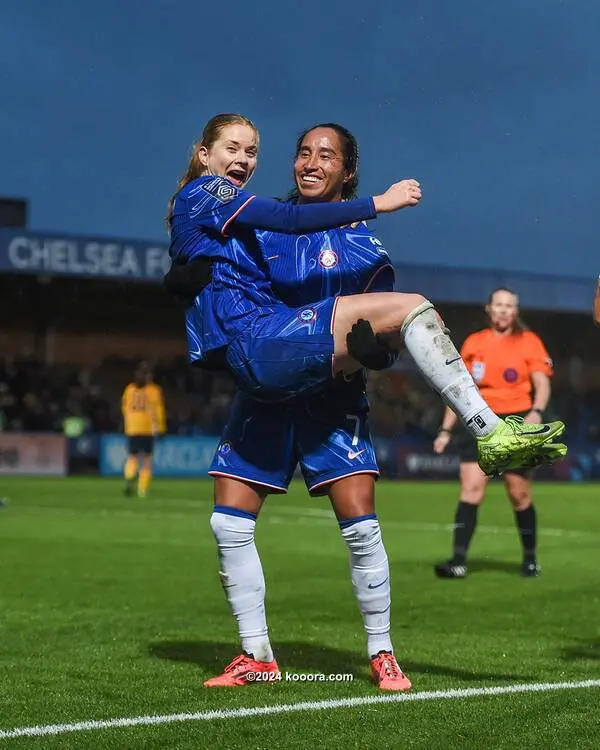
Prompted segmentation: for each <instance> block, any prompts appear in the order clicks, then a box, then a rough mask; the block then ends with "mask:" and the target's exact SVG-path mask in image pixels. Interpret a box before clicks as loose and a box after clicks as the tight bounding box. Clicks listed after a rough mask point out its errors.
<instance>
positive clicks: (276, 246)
mask: <svg viewBox="0 0 600 750" xmlns="http://www.w3.org/2000/svg"><path fill="white" fill-rule="evenodd" d="M257 237H258V242H259V244H260V246H261V248H262V251H263V254H264V257H265V260H266V262H267V264H268V268H269V276H270V278H271V284H272V288H273V292H274V293H275V295H276V296H277V298H278V299H280V300H281V301H282V302H284V303H285V304H286V305H288V306H289V307H299V306H302V305H310V304H311V303H315V302H317V301H319V300H326V299H328V298H331V297H338V296H346V295H350V294H361V293H363V292H391V291H394V284H395V273H394V267H393V265H392V263H391V261H390V257H389V255H388V253H387V251H386V250H385V248H384V247H383V245H382V243H381V241H380V240H378V239H377V237H376V236H375V235H374V233H373V231H372V230H371V229H370V228H369V227H368V226H367V225H366V224H365V223H364V222H360V223H358V224H356V225H354V226H347V227H340V228H337V229H330V230H328V231H324V232H313V233H312V234H305V235H300V236H297V237H296V236H290V235H281V234H277V233H274V232H257ZM364 391H365V383H364V375H363V373H362V371H360V372H358V373H356V375H355V376H354V377H353V378H351V379H350V380H347V381H344V380H340V379H339V378H338V379H337V380H335V381H333V382H332V383H331V384H330V386H329V387H327V388H326V389H325V391H324V393H323V394H321V396H319V395H316V396H315V397H316V398H323V399H325V400H327V399H334V400H335V401H337V402H338V403H340V404H343V403H348V404H350V405H352V406H353V407H354V408H356V406H357V403H358V399H359V394H361V393H362V394H363V398H362V400H363V402H364V404H365V405H366V396H364Z"/></svg>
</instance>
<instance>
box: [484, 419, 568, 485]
mask: <svg viewBox="0 0 600 750" xmlns="http://www.w3.org/2000/svg"><path fill="white" fill-rule="evenodd" d="M564 431H565V425H564V422H549V423H548V424H529V423H526V422H524V421H523V417H516V416H510V417H506V418H505V419H501V420H500V424H498V426H497V427H496V429H495V430H494V431H493V432H492V433H490V434H489V435H486V436H485V437H478V438H477V452H478V454H479V465H480V466H481V468H482V469H483V471H484V472H485V474H487V475H488V476H497V475H500V474H503V473H504V472H505V471H510V470H511V469H533V468H535V467H536V466H539V465H540V464H551V463H554V462H555V461H558V460H559V459H560V458H564V457H565V456H566V455H567V446H566V445H564V444H563V443H553V442H552V440H554V438H557V437H559V436H560V435H562V433H563V432H564Z"/></svg>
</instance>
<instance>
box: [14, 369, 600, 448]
mask: <svg viewBox="0 0 600 750" xmlns="http://www.w3.org/2000/svg"><path fill="white" fill-rule="evenodd" d="M136 365H137V361H135V360H131V359H126V358H122V357H112V358H108V359H106V360H104V361H103V362H102V364H101V365H100V366H98V367H96V368H94V369H84V368H81V367H77V366H74V365H69V364H53V365H48V364H44V363H42V362H39V361H37V360H36V359H35V358H33V357H28V356H22V357H20V358H19V359H14V360H0V431H2V430H4V431H25V432H46V431H52V432H63V431H64V432H66V425H67V422H68V421H69V420H70V419H73V418H77V420H78V421H79V422H80V423H81V424H82V426H83V431H85V432H115V431H119V430H120V429H121V410H120V401H121V394H122V392H123V389H124V388H125V386H126V385H127V384H128V383H129V382H130V381H131V379H132V374H133V372H134V369H135V367H136ZM568 369H569V372H568V373H567V377H566V378H562V379H561V382H560V384H557V387H555V389H554V392H553V397H552V402H551V412H552V414H551V415H550V416H560V417H561V418H562V419H564V420H565V421H566V422H567V424H568V429H569V437H570V439H572V440H578V439H579V440H592V441H593V442H596V441H600V431H599V426H600V387H596V386H592V385H591V384H590V383H589V382H586V381H582V379H581V378H580V377H578V373H579V372H580V369H581V368H580V367H578V363H577V362H576V361H574V362H572V363H570V366H569V368H568ZM154 380H155V382H157V383H158V384H159V385H160V386H161V387H162V388H163V391H164V394H165V400H166V406H167V422H168V431H169V433H170V434H175V435H218V434H219V433H220V432H221V430H222V428H223V426H224V425H225V422H226V420H227V415H228V412H229V409H230V406H231V402H232V399H233V396H234V393H235V386H234V384H233V381H232V380H231V378H230V377H229V376H228V375H226V374H221V373H211V372H204V371H201V370H197V369H194V368H192V367H190V366H189V365H188V364H187V362H186V360H185V358H183V357H181V358H174V359H170V360H164V361H159V362H158V363H156V364H155V366H154ZM368 389H369V396H370V402H371V425H372V431H373V433H374V434H375V435H377V436H379V437H385V438H393V437H396V436H398V435H402V436H404V437H405V438H407V439H411V438H412V439H414V440H416V441H418V440H424V439H425V440H429V439H432V438H433V436H434V435H435V434H436V431H437V429H438V427H439V425H440V422H441V416H442V411H443V406H442V404H441V402H440V399H439V398H438V396H437V395H436V394H435V393H434V392H433V391H432V390H430V389H429V388H428V387H427V386H426V385H425V383H424V381H423V380H422V378H421V377H420V376H419V375H418V374H417V373H415V372H414V371H413V370H412V368H411V366H410V362H407V361H406V360H404V361H403V362H402V361H401V362H400V366H399V368H398V369H393V370H388V371H384V372H379V373H371V374H370V376H369V386H368Z"/></svg>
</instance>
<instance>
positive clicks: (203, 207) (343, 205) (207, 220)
mask: <svg viewBox="0 0 600 750" xmlns="http://www.w3.org/2000/svg"><path fill="white" fill-rule="evenodd" d="M420 199H421V188H420V186H419V183H418V182H417V181H416V180H402V181H401V182H396V183H394V184H393V185H391V186H390V187H389V188H388V189H387V190H386V191H385V192H384V193H383V194H381V195H376V196H374V197H373V198H357V199H355V200H349V201H339V202H332V203H306V204H302V205H296V204H294V203H287V202H281V201H278V200H275V199H272V198H259V197H257V196H255V195H253V194H251V193H249V192H248V191H246V190H243V189H242V188H238V187H236V186H235V185H233V184H232V183H231V182H230V181H229V180H228V179H226V178H225V177H215V176H205V177H200V178H198V179H197V180H195V181H194V182H192V183H190V184H189V185H188V186H187V187H186V188H185V189H184V190H183V191H182V192H181V194H180V195H179V196H178V197H177V198H176V200H175V215H174V217H175V221H176V220H177V216H178V211H182V212H184V213H186V214H187V215H188V216H189V218H190V219H191V220H192V221H193V222H194V223H196V224H197V225H198V226H201V227H203V228H205V229H208V230H211V229H212V230H217V231H219V232H220V233H221V234H222V235H224V236H228V235H230V234H231V233H232V232H233V231H234V227H244V228H246V229H264V230H267V231H272V232H282V233H287V234H297V233H302V232H318V231H321V230H325V229H333V228H335V227H339V226H344V225H346V224H352V223H354V222H357V221H366V220H367V219H374V218H375V217H376V216H377V214H379V213H391V212H393V211H398V210H400V209H401V208H406V207H408V206H415V205H417V203H418V202H419V201H420Z"/></svg>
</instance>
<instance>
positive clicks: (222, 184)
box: [200, 177, 239, 203]
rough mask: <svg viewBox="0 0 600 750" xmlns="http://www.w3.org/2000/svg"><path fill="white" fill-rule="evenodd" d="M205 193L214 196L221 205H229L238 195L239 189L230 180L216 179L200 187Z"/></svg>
mask: <svg viewBox="0 0 600 750" xmlns="http://www.w3.org/2000/svg"><path fill="white" fill-rule="evenodd" d="M200 187H201V188H202V190H204V192H205V193H208V194H209V195H212V197H213V198H216V199H217V200H218V201H219V202H220V203H229V202H230V201H232V200H233V199H234V198H235V197H236V196H237V195H238V192H239V191H238V189H237V188H236V186H235V185H232V184H231V182H229V180H226V179H224V178H223V177H215V179H214V180H210V182H204V183H202V185H201V186H200Z"/></svg>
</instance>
